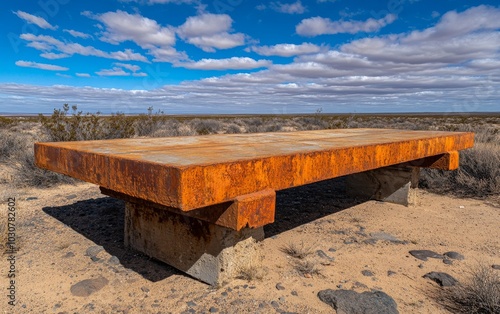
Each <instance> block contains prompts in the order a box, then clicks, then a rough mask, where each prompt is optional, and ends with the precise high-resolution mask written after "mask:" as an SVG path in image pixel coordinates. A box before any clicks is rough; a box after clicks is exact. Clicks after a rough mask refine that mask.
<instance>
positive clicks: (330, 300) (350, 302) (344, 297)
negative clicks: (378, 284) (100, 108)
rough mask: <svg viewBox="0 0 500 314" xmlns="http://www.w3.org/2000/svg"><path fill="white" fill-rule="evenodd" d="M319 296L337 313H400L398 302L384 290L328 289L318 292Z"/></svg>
mask: <svg viewBox="0 0 500 314" xmlns="http://www.w3.org/2000/svg"><path fill="white" fill-rule="evenodd" d="M318 297H319V299H320V300H321V301H323V302H325V303H326V304H328V305H330V306H331V307H333V308H334V309H335V310H336V311H337V313H364V314H378V313H384V314H399V312H398V310H397V307H398V306H397V304H396V302H395V301H394V300H393V299H392V298H391V297H390V296H389V295H387V294H386V293H385V292H382V291H375V292H363V293H357V292H355V291H352V290H331V289H328V290H322V291H320V292H318Z"/></svg>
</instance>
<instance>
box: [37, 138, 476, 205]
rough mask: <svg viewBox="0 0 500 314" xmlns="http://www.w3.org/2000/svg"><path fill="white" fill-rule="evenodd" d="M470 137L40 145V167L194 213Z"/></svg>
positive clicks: (452, 146) (432, 152) (434, 151)
mask: <svg viewBox="0 0 500 314" xmlns="http://www.w3.org/2000/svg"><path fill="white" fill-rule="evenodd" d="M473 144H474V134H473V133H468V132H441V131H405V130H390V129H342V130H318V131H300V132H280V133H259V134H230V135H229V134H221V135H207V136H190V137H170V138H151V139H118V140H103V141H80V142H57V143H36V144H35V160H36V165H37V166H38V167H41V168H45V169H49V170H52V171H56V172H60V173H63V174H67V175H69V176H72V177H76V178H78V179H81V180H84V181H88V182H92V183H95V184H98V185H100V186H102V187H104V188H107V189H110V190H114V191H117V192H120V193H124V194H127V195H130V196H132V197H136V198H140V199H144V200H148V201H151V202H154V203H158V204H162V205H165V206H171V207H175V208H179V209H181V210H182V211H190V210H193V209H196V208H201V207H205V206H210V205H214V204H219V203H224V202H228V201H231V200H234V199H235V198H236V197H238V196H240V195H246V194H251V193H255V192H258V191H263V190H266V189H271V190H274V191H277V190H282V189H286V188H290V187H294V186H299V185H303V184H308V183H312V182H317V181H320V180H325V179H330V178H334V177H339V176H343V175H348V174H352V173H357V172H362V171H366V170H372V169H376V168H380V167H385V166H389V165H395V164H399V163H405V162H409V161H413V160H418V159H422V158H425V157H430V156H437V155H442V154H446V153H448V152H452V151H458V150H463V149H467V148H470V147H472V146H473Z"/></svg>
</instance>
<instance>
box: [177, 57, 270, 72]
mask: <svg viewBox="0 0 500 314" xmlns="http://www.w3.org/2000/svg"><path fill="white" fill-rule="evenodd" d="M269 65H271V61H269V60H254V59H252V58H247V57H232V58H228V59H201V60H199V61H196V62H194V61H193V62H184V63H179V64H177V65H176V66H178V67H183V68H187V69H196V70H249V69H257V68H263V67H267V66H269Z"/></svg>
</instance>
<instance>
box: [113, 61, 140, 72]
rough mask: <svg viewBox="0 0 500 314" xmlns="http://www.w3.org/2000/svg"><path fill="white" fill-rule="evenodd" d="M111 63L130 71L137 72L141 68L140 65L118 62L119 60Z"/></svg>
mask: <svg viewBox="0 0 500 314" xmlns="http://www.w3.org/2000/svg"><path fill="white" fill-rule="evenodd" d="M113 64H114V65H116V66H118V67H122V68H124V69H127V70H130V71H132V72H137V71H139V70H140V69H141V67H140V66H138V65H134V64H127V63H119V62H115V63H113Z"/></svg>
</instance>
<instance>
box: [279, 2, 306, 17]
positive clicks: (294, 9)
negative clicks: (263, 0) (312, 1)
mask: <svg viewBox="0 0 500 314" xmlns="http://www.w3.org/2000/svg"><path fill="white" fill-rule="evenodd" d="M270 7H271V8H272V9H273V10H275V11H277V12H281V13H286V14H302V13H304V12H305V11H306V8H305V7H304V6H303V5H302V2H301V1H300V0H297V1H295V2H294V3H281V2H271V4H270Z"/></svg>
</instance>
